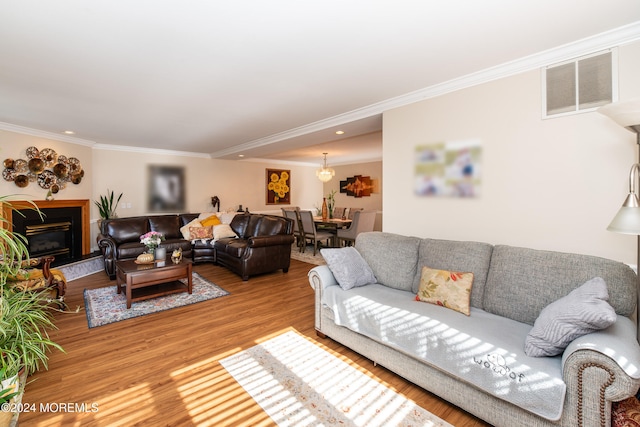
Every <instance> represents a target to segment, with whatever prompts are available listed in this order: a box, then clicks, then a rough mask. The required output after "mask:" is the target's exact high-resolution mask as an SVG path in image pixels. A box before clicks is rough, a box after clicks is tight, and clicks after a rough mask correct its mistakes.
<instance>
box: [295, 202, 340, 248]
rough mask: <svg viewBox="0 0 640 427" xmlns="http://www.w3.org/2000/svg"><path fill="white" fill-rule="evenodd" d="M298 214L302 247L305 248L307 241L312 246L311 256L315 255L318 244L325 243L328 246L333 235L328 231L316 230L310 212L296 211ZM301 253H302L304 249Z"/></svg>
mask: <svg viewBox="0 0 640 427" xmlns="http://www.w3.org/2000/svg"><path fill="white" fill-rule="evenodd" d="M298 213H299V215H300V226H301V228H302V233H303V235H304V245H305V246H306V244H307V241H311V243H312V244H313V255H315V254H316V252H317V251H318V249H319V245H320V242H324V241H326V242H327V246H329V245H330V243H329V242H331V240H333V238H334V237H335V235H334V234H333V233H329V232H328V231H319V230H316V225H315V223H314V222H313V213H311V211H298ZM302 251H303V252H304V249H303V250H302Z"/></svg>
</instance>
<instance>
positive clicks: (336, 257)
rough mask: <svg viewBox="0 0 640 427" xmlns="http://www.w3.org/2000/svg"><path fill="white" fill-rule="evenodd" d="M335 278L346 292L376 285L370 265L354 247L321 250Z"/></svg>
mask: <svg viewBox="0 0 640 427" xmlns="http://www.w3.org/2000/svg"><path fill="white" fill-rule="evenodd" d="M320 253H321V254H322V256H323V257H324V260H325V261H326V262H327V267H329V270H331V272H332V273H333V277H335V278H336V281H337V282H338V284H339V285H340V287H341V288H342V289H344V290H345V291H347V290H349V289H351V288H355V287H358V286H364V285H370V284H372V283H376V276H375V275H374V274H373V271H372V270H371V267H369V264H367V262H366V261H365V260H364V258H362V256H361V255H360V253H359V252H358V251H357V250H356V248H354V247H353V246H348V247H346V248H335V249H320Z"/></svg>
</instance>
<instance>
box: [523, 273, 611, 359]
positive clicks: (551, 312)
mask: <svg viewBox="0 0 640 427" xmlns="http://www.w3.org/2000/svg"><path fill="white" fill-rule="evenodd" d="M608 299H609V294H608V292H607V284H606V283H605V282H604V280H602V278H600V277H595V278H593V279H591V280H589V281H588V282H586V283H585V284H583V285H582V286H580V287H579V288H577V289H574V290H573V291H571V292H570V293H569V295H567V296H565V297H562V298H560V299H559V300H557V301H555V302H552V303H551V304H549V305H548V306H546V307H545V308H544V309H543V310H542V312H541V313H540V316H538V318H537V319H536V322H535V324H534V325H533V328H531V331H530V332H529V334H528V335H527V339H526V340H525V343H524V351H525V353H526V354H527V356H533V357H543V356H555V355H557V354H560V353H562V352H563V351H564V349H565V348H567V346H568V345H569V343H570V342H571V341H573V340H574V339H576V338H578V337H581V336H582V335H586V334H588V333H590V332H594V331H597V330H600V329H604V328H607V327H609V326H611V325H613V324H614V323H615V321H616V313H615V311H614V310H613V307H611V306H610V305H609V303H608V302H607V300H608Z"/></svg>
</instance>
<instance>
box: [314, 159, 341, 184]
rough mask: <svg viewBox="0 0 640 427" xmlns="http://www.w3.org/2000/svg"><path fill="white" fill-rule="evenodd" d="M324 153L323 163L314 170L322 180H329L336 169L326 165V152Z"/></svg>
mask: <svg viewBox="0 0 640 427" xmlns="http://www.w3.org/2000/svg"><path fill="white" fill-rule="evenodd" d="M322 154H324V165H323V166H322V167H321V168H320V169H318V170H317V171H316V176H317V177H318V179H319V180H320V181H322V182H329V181H331V178H333V176H334V175H335V174H336V171H334V170H333V169H331V168H330V167H328V166H327V153H322Z"/></svg>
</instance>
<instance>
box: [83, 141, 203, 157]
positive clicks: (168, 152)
mask: <svg viewBox="0 0 640 427" xmlns="http://www.w3.org/2000/svg"><path fill="white" fill-rule="evenodd" d="M93 149H94V150H108V151H126V152H129V153H143V154H162V155H166V156H180V157H198V158H203V159H210V158H211V156H210V155H209V154H207V153H192V152H189V151H176V150H164V149H162V148H146V147H129V146H126V145H110V144H96V145H94V146H93Z"/></svg>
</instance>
